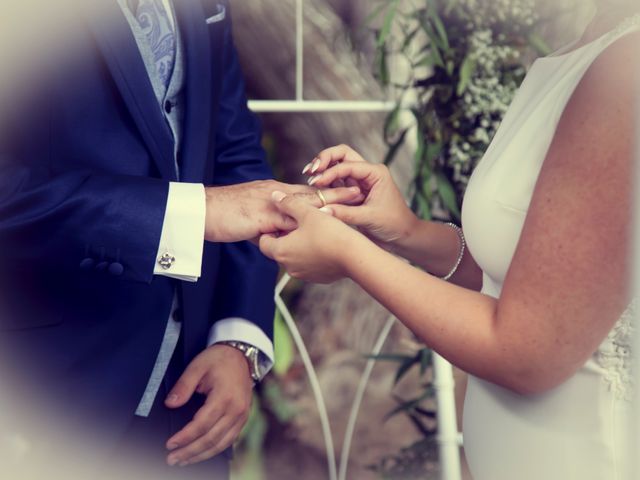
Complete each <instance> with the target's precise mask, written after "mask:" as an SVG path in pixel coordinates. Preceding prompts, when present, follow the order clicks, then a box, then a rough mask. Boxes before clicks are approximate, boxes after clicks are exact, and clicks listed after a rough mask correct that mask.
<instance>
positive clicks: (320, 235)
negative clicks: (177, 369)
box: [260, 192, 367, 283]
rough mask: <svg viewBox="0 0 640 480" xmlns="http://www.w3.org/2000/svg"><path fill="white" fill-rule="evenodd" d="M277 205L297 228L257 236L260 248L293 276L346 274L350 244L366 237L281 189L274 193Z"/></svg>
mask: <svg viewBox="0 0 640 480" xmlns="http://www.w3.org/2000/svg"><path fill="white" fill-rule="evenodd" d="M273 201H274V205H275V206H276V208H277V209H278V210H279V211H280V212H281V213H282V214H283V215H287V216H288V217H291V218H292V219H293V220H295V222H296V224H297V225H298V228H297V229H296V230H294V231H292V232H289V233H285V234H265V235H262V236H261V237H260V250H261V251H262V253H264V254H265V255H266V256H267V257H269V258H272V259H273V260H275V261H277V262H278V263H280V264H281V265H283V266H284V267H285V269H286V270H287V272H288V273H289V274H290V275H291V276H292V277H295V278H299V279H301V280H307V281H310V282H316V283H331V282H334V281H336V280H338V279H340V278H343V277H346V276H348V270H349V262H350V261H355V259H354V258H353V252H354V249H353V248H351V245H352V244H353V243H355V242H357V240H358V239H361V240H362V241H365V242H366V241H367V240H366V239H365V238H364V237H362V235H360V234H359V233H358V232H357V231H355V230H354V229H352V228H350V227H348V226H347V225H345V224H344V223H343V222H340V221H339V220H336V219H335V218H333V217H332V216H331V215H328V214H327V213H328V212H327V210H328V208H327V207H325V208H323V209H317V208H315V207H313V206H311V205H310V204H309V203H308V202H305V201H304V200H302V199H300V198H296V197H295V196H293V195H285V194H284V193H282V192H274V193H273Z"/></svg>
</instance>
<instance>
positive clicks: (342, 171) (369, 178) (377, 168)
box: [308, 162, 385, 190]
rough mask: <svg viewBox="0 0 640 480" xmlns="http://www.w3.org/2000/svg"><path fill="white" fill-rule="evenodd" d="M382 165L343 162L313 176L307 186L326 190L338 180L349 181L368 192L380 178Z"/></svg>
mask: <svg viewBox="0 0 640 480" xmlns="http://www.w3.org/2000/svg"><path fill="white" fill-rule="evenodd" d="M383 168H385V167H384V166H382V165H374V164H371V163H367V162H343V163H340V164H338V165H335V166H333V167H331V168H329V169H328V170H326V171H325V172H322V173H319V174H317V175H314V176H313V177H311V178H310V179H309V182H308V183H309V185H311V186H314V187H317V188H326V187H328V186H330V185H331V184H332V183H333V182H335V181H336V180H339V179H343V180H345V181H346V180H349V181H350V182H351V183H355V184H357V185H361V186H363V187H364V188H365V189H366V190H369V189H370V188H371V187H372V186H373V184H374V183H375V182H376V181H377V180H378V179H379V178H380V175H381V169H383Z"/></svg>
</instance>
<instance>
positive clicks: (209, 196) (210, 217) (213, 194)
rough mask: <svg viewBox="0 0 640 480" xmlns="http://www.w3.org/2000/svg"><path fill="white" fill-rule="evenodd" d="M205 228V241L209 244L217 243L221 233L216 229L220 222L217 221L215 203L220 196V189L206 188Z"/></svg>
mask: <svg viewBox="0 0 640 480" xmlns="http://www.w3.org/2000/svg"><path fill="white" fill-rule="evenodd" d="M204 192H205V219H206V220H205V227H204V239H205V240H207V241H208V242H216V241H217V240H218V238H219V232H217V231H216V227H217V226H218V225H219V223H220V222H218V221H217V219H216V218H215V217H216V210H217V209H216V208H214V205H215V203H217V198H218V196H219V193H220V192H219V191H218V187H205V189H204Z"/></svg>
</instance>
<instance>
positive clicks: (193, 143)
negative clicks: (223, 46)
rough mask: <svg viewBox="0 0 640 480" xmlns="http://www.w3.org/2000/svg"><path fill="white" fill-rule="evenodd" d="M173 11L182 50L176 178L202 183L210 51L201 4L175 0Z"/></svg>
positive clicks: (209, 104) (209, 103)
mask: <svg viewBox="0 0 640 480" xmlns="http://www.w3.org/2000/svg"><path fill="white" fill-rule="evenodd" d="M174 9H175V12H176V17H177V21H178V27H179V28H180V35H181V36H182V40H183V45H184V50H185V79H186V81H185V102H186V105H185V113H184V123H183V136H182V145H181V146H180V160H179V163H180V179H181V180H182V181H184V182H203V181H204V172H205V168H206V166H207V164H208V156H209V145H210V140H211V138H210V136H211V131H210V129H211V125H212V118H211V115H212V90H213V88H214V87H213V84H212V78H213V74H212V68H213V64H212V58H213V55H212V52H211V43H210V38H209V30H208V26H207V24H206V22H205V15H204V11H203V9H202V5H201V4H200V2H199V1H196V0H176V1H174Z"/></svg>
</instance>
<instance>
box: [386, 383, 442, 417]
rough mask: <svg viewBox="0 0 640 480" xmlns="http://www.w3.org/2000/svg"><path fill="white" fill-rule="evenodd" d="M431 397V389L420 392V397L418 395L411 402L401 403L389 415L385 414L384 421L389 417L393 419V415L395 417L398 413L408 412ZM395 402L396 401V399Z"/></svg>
mask: <svg viewBox="0 0 640 480" xmlns="http://www.w3.org/2000/svg"><path fill="white" fill-rule="evenodd" d="M432 395H433V392H432V391H431V389H426V390H425V391H424V392H422V395H420V396H419V397H416V398H412V399H411V400H406V401H401V402H400V404H399V405H398V406H397V407H395V408H394V409H393V410H391V411H390V412H389V413H387V414H386V415H385V416H384V420H385V421H386V420H388V419H390V418H391V417H393V416H394V415H397V414H398V413H401V412H410V411H411V410H413V409H414V408H415V407H417V406H418V405H420V403H422V402H423V401H424V400H426V399H427V398H429V397H431V396H432ZM396 400H398V399H397V398H396Z"/></svg>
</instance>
